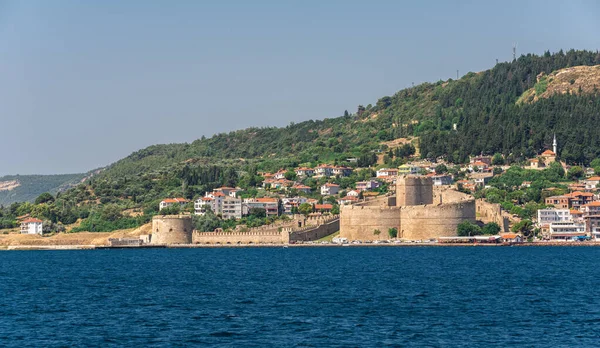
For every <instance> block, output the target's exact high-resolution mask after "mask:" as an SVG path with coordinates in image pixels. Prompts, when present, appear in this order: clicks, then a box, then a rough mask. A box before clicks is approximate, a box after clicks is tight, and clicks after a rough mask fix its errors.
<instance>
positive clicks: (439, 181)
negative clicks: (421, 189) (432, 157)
mask: <svg viewBox="0 0 600 348" xmlns="http://www.w3.org/2000/svg"><path fill="white" fill-rule="evenodd" d="M431 179H432V180H433V185H434V186H443V185H452V177H451V176H450V175H432V176H431Z"/></svg>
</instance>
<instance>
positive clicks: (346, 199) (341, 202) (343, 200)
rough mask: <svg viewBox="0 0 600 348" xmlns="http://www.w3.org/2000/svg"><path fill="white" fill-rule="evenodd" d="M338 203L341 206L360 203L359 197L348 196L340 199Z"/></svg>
mask: <svg viewBox="0 0 600 348" xmlns="http://www.w3.org/2000/svg"><path fill="white" fill-rule="evenodd" d="M337 202H338V204H339V205H347V204H352V203H356V202H358V197H354V196H346V197H343V198H340V199H338V201H337Z"/></svg>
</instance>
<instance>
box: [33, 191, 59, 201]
mask: <svg viewBox="0 0 600 348" xmlns="http://www.w3.org/2000/svg"><path fill="white" fill-rule="evenodd" d="M52 202H54V196H52V194H50V192H44V193H42V194H41V195H39V196H38V198H36V199H35V204H41V203H52Z"/></svg>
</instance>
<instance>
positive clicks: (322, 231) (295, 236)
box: [289, 219, 340, 242]
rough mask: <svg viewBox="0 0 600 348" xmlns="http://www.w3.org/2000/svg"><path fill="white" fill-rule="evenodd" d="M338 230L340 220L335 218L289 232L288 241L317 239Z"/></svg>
mask: <svg viewBox="0 0 600 348" xmlns="http://www.w3.org/2000/svg"><path fill="white" fill-rule="evenodd" d="M339 230H340V220H339V219H336V220H333V221H329V222H327V223H324V224H322V225H320V226H318V227H314V228H308V229H306V230H303V231H294V232H290V235H289V240H290V241H294V242H297V241H310V240H318V239H321V238H323V237H325V236H328V235H330V234H332V233H334V232H337V231H339Z"/></svg>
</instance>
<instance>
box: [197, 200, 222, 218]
mask: <svg viewBox="0 0 600 348" xmlns="http://www.w3.org/2000/svg"><path fill="white" fill-rule="evenodd" d="M207 207H209V208H210V210H212V211H213V212H214V211H216V210H217V208H216V202H215V199H214V198H212V197H200V198H198V199H197V200H196V201H195V202H194V212H195V214H196V215H204V214H206V211H207V210H208V209H207Z"/></svg>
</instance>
